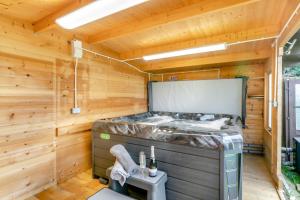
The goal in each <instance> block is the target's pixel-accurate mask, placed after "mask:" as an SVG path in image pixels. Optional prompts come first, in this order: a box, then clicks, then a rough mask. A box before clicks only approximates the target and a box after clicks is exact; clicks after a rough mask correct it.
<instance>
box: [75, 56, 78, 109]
mask: <svg viewBox="0 0 300 200" xmlns="http://www.w3.org/2000/svg"><path fill="white" fill-rule="evenodd" d="M77 68H78V58H76V59H75V66H74V108H77V106H78V103H77Z"/></svg>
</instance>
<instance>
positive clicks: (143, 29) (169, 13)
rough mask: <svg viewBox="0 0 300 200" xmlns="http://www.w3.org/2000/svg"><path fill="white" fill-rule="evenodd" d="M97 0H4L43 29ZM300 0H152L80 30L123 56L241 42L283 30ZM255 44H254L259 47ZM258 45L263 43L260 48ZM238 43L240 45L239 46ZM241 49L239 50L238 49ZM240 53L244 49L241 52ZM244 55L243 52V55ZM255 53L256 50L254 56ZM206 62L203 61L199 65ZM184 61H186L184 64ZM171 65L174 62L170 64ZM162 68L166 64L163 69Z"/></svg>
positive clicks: (7, 8) (9, 12) (246, 48)
mask: <svg viewBox="0 0 300 200" xmlns="http://www.w3.org/2000/svg"><path fill="white" fill-rule="evenodd" d="M90 2H92V0H30V1H29V0H5V1H4V0H0V12H1V14H2V15H6V16H9V17H14V18H20V19H23V20H26V21H29V22H31V23H32V24H33V25H34V29H35V31H36V32H37V33H41V34H42V33H43V32H45V31H51V30H54V29H62V28H60V27H58V26H57V25H56V24H55V23H54V21H55V19H56V18H58V17H59V16H63V15H64V14H66V13H69V12H70V11H72V10H75V9H77V8H79V7H82V6H83V5H86V4H88V3H90ZM299 2H300V0H214V1H212V0H149V1H148V2H146V3H144V4H141V5H138V6H136V7H133V8H130V9H127V10H125V11H122V12H119V13H116V14H114V15H111V16H108V17H106V18H104V19H100V20H98V21H95V22H92V23H90V24H87V25H85V26H82V27H79V28H77V29H74V30H71V31H70V30H68V31H67V30H66V32H72V33H74V34H78V35H82V36H83V38H85V41H86V42H88V43H91V44H94V45H95V46H102V47H105V48H109V49H111V50H113V51H115V52H117V53H118V55H119V56H120V58H122V59H132V58H140V57H142V56H143V55H147V54H152V53H158V52H164V51H171V50H177V49H184V48H191V47H196V46H201V45H206V44H214V43H220V42H228V43H232V42H237V41H244V40H251V39H259V38H264V37H274V36H276V35H278V33H279V32H280V30H281V29H282V27H283V25H284V24H285V22H286V21H287V20H288V18H289V17H290V15H291V13H292V12H293V11H294V9H295V8H296V6H297V4H298V3H299ZM253 45H254V47H253ZM256 46H260V49H259V50H257V49H254V48H257V47H256ZM266 48H270V41H267V42H256V43H253V44H244V45H240V46H239V47H230V48H229V49H228V50H226V51H224V52H220V53H217V55H219V54H220V55H223V54H232V53H235V54H238V53H241V52H249V53H251V52H252V54H257V52H258V51H263V50H262V49H266ZM235 49H238V50H235ZM235 51H236V52H235ZM205 56H212V57H211V58H215V57H214V56H216V55H213V54H207V55H206V54H205V55H204V54H203V55H196V56H192V57H191V56H187V57H181V58H175V59H167V60H161V61H158V62H159V63H160V65H158V64H157V63H158V62H157V61H155V62H147V63H146V62H144V61H141V60H137V61H132V63H134V64H137V65H139V66H141V68H143V69H145V70H149V69H150V68H149V66H152V67H151V70H153V69H154V70H155V67H156V66H161V65H162V64H161V63H165V65H167V66H172V65H168V64H167V62H169V63H170V62H171V61H172V62H173V61H174V62H177V61H178V60H182V62H181V63H183V62H184V61H186V60H189V59H195V58H198V59H203V58H204V57H205ZM237 56H238V55H237ZM241 56H242V55H241ZM254 57H255V56H254ZM201 64H202V63H201V62H200V63H199V65H201ZM178 65H180V64H178ZM168 68H170V67H168ZM157 70H161V68H160V69H157Z"/></svg>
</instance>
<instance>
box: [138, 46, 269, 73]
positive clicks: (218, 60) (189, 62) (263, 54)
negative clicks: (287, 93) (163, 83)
mask: <svg viewBox="0 0 300 200" xmlns="http://www.w3.org/2000/svg"><path fill="white" fill-rule="evenodd" d="M270 52H271V51H270V49H262V50H257V51H255V50H252V51H247V52H238V53H226V54H220V55H212V56H208V57H201V58H189V59H180V60H173V61H172V60H166V61H161V62H155V63H148V64H146V65H144V66H142V67H141V68H142V70H144V71H148V72H152V71H162V70H168V69H173V70H174V69H178V70H181V69H184V68H189V67H196V66H208V65H220V64H226V63H233V62H243V61H255V60H264V59H267V58H269V57H270Z"/></svg>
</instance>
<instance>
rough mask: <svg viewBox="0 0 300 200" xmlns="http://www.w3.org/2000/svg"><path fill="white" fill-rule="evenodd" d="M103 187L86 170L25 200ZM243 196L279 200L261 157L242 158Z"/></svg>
mask: <svg viewBox="0 0 300 200" xmlns="http://www.w3.org/2000/svg"><path fill="white" fill-rule="evenodd" d="M103 187H105V186H104V185H101V184H99V182H98V181H97V180H93V179H92V178H91V170H88V171H86V172H84V173H81V174H79V175H77V176H76V177H74V178H72V179H70V180H68V181H66V182H64V183H62V184H60V185H58V186H53V187H51V188H49V189H47V190H45V191H43V192H41V193H39V194H37V195H36V196H34V197H31V198H29V199H27V200H84V199H86V197H88V196H90V195H92V194H94V193H95V192H96V191H98V190H100V189H101V188H103ZM243 194H244V198H243V200H279V197H278V195H277V192H276V190H275V188H274V185H273V182H272V179H271V177H270V175H269V172H268V171H267V168H266V166H265V163H264V159H263V157H261V156H252V155H245V156H244V182H243Z"/></svg>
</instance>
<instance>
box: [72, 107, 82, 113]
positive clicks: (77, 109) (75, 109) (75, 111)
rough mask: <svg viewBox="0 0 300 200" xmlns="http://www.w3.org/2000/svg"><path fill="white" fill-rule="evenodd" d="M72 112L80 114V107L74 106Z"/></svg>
mask: <svg viewBox="0 0 300 200" xmlns="http://www.w3.org/2000/svg"><path fill="white" fill-rule="evenodd" d="M71 113H72V114H79V113H80V108H72V109H71Z"/></svg>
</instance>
